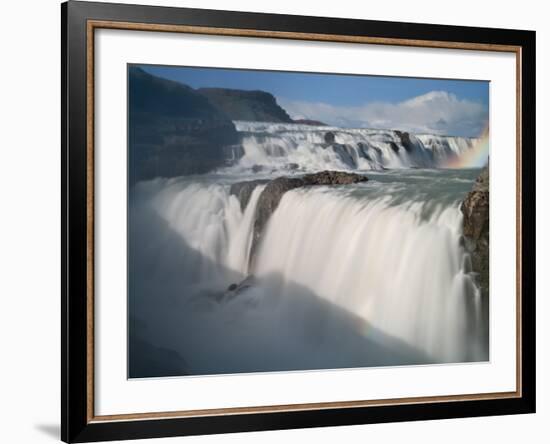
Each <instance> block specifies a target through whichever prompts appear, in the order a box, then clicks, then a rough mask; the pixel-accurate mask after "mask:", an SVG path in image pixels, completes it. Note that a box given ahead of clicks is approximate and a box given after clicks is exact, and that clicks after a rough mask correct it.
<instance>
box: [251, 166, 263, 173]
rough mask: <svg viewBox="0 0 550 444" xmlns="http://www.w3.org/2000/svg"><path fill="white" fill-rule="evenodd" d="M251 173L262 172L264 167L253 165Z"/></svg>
mask: <svg viewBox="0 0 550 444" xmlns="http://www.w3.org/2000/svg"><path fill="white" fill-rule="evenodd" d="M251 169H252V172H253V173H259V172H260V171H263V170H264V166H263V165H258V164H255V165H252V168H251Z"/></svg>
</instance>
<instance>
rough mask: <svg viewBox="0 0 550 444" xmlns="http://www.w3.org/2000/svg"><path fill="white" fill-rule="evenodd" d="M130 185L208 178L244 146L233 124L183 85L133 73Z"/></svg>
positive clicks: (130, 117) (149, 75) (131, 83)
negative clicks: (163, 179) (200, 175)
mask: <svg viewBox="0 0 550 444" xmlns="http://www.w3.org/2000/svg"><path fill="white" fill-rule="evenodd" d="M128 80H129V92H128V96H129V97H128V138H129V145H130V146H129V148H130V149H129V160H130V161H129V169H130V171H129V176H130V183H135V182H136V181H138V180H146V179H151V178H154V177H173V176H179V175H184V174H198V173H204V172H207V171H209V170H212V169H214V168H217V167H219V166H222V165H223V164H224V160H225V158H226V154H225V153H226V149H227V147H228V146H229V145H232V144H236V143H238V142H239V137H238V134H237V131H236V130H235V126H234V125H233V122H231V121H230V120H229V119H228V118H227V116H225V115H224V114H223V112H221V111H219V110H218V109H216V108H215V107H214V106H212V105H211V103H210V102H209V101H208V99H207V98H206V97H204V96H202V95H201V94H199V93H197V92H196V91H195V90H194V89H192V88H190V87H188V86H186V85H183V84H181V83H177V82H173V81H170V80H166V79H162V78H160V77H156V76H153V75H151V74H148V73H147V72H145V71H143V70H142V69H141V68H138V67H132V68H130V71H129V79H128Z"/></svg>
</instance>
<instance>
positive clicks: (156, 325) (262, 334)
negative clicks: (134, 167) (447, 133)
mask: <svg viewBox="0 0 550 444" xmlns="http://www.w3.org/2000/svg"><path fill="white" fill-rule="evenodd" d="M371 174H373V176H372V178H373V179H374V180H371V181H370V182H368V183H367V184H360V185H353V186H346V187H313V188H310V189H297V190H293V191H289V192H287V193H285V195H284V196H283V198H282V200H281V202H280V204H279V206H278V208H277V209H276V211H275V212H274V213H273V215H272V216H271V218H270V221H269V223H268V225H267V227H266V229H265V231H264V233H263V236H262V242H261V244H260V248H259V249H258V250H257V257H256V258H255V260H254V261H253V264H254V269H252V270H250V269H249V263H250V257H249V254H250V246H251V242H252V231H253V225H254V212H255V207H256V204H257V202H258V199H259V197H260V194H261V192H262V190H263V187H262V186H259V187H257V188H256V189H255V191H254V192H253V194H252V196H251V199H250V201H249V203H248V205H247V207H246V208H245V210H244V212H243V211H241V208H240V204H239V202H238V200H237V199H236V197H235V196H231V195H229V185H228V184H220V182H222V183H223V182H224V180H226V179H223V176H218V177H216V176H214V177H203V178H201V179H200V180H198V179H194V180H189V179H186V180H155V181H151V182H148V183H143V184H140V185H138V187H137V188H136V191H135V197H134V200H133V203H132V206H131V211H132V213H131V214H133V215H132V216H131V219H130V220H131V221H140V223H139V224H138V223H135V222H134V225H132V226H131V241H130V244H131V248H132V250H131V253H132V257H133V258H135V260H134V263H133V264H131V267H132V273H131V275H132V276H134V278H133V279H134V281H131V282H130V285H131V288H134V294H133V296H132V297H133V301H135V303H134V306H133V308H132V316H133V317H135V318H136V320H138V321H140V322H142V323H143V325H144V326H145V327H144V328H145V330H144V331H145V333H143V334H144V335H145V334H146V335H147V338H148V340H149V341H151V342H152V343H153V344H162V345H163V346H164V347H166V348H168V349H170V350H174V351H176V352H177V353H178V354H179V355H180V356H181V357H182V359H183V360H185V363H186V364H185V365H186V368H187V370H188V372H189V373H191V374H207V373H232V372H249V371H270V370H271V371H274V370H293V369H316V368H339V367H360V366H372V365H405V364H423V363H445V362H463V361H479V360H486V359H487V358H488V345H487V342H488V341H487V336H486V322H487V321H486V319H485V318H484V316H483V315H482V311H483V307H482V301H481V300H480V296H479V294H478V291H477V289H476V288H475V286H474V284H473V283H472V279H471V275H470V267H469V258H468V255H467V254H466V253H465V252H464V250H463V248H462V247H461V243H460V236H461V228H460V227H461V213H460V211H459V201H460V199H461V198H462V197H463V196H464V194H465V192H466V191H467V190H468V189H469V188H470V187H471V183H472V180H473V178H474V177H475V175H476V174H475V173H474V174H472V173H456V172H452V173H451V172H445V171H439V172H429V171H423V170H421V171H410V172H407V171H406V170H403V172H402V173H396V172H383V173H382V172H380V173H371ZM239 179H240V180H242V177H239ZM231 180H233V181H234V180H235V178H233V179H231ZM231 180H230V181H231ZM438 183H441V185H437V184H438ZM251 274H253V275H254V276H255V277H256V281H255V282H254V284H253V286H252V288H250V289H248V290H245V291H243V292H242V293H238V294H234V293H232V292H228V291H227V287H228V286H229V285H231V284H235V283H239V282H241V281H242V280H243V279H245V278H246V277H247V276H249V275H251ZM199 350H200V352H199Z"/></svg>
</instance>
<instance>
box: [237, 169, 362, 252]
mask: <svg viewBox="0 0 550 444" xmlns="http://www.w3.org/2000/svg"><path fill="white" fill-rule="evenodd" d="M367 180H368V178H367V177H366V176H363V175H361V174H355V173H346V172H342V171H321V172H318V173H313V174H306V175H305V176H300V177H298V176H297V177H278V178H277V179H273V180H271V181H270V182H268V184H267V185H266V187H265V188H264V190H263V191H262V194H261V195H260V197H259V199H258V204H257V206H256V213H255V217H254V232H253V238H252V246H251V251H250V258H251V261H252V260H253V258H254V255H255V252H256V249H257V247H258V244H259V241H260V238H261V235H262V233H263V230H264V228H265V226H266V224H267V222H268V220H269V218H270V217H271V215H272V214H273V212H274V211H275V210H276V209H277V206H278V205H279V202H280V201H281V198H282V197H283V195H284V194H285V193H286V192H287V191H289V190H293V189H296V188H301V187H306V186H314V185H349V184H353V183H359V182H366V181H367ZM248 184H250V185H248ZM257 184H258V183H257V181H252V182H241V183H240V184H235V185H234V187H236V188H235V190H240V191H241V192H244V191H243V190H247V191H246V193H248V194H251V193H252V191H248V187H252V189H253V188H254V187H255V186H257ZM241 205H242V203H241Z"/></svg>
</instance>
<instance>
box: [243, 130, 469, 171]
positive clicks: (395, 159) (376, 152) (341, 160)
mask: <svg viewBox="0 0 550 444" xmlns="http://www.w3.org/2000/svg"><path fill="white" fill-rule="evenodd" d="M235 126H236V128H237V130H238V131H239V132H240V133H241V134H242V136H243V141H242V147H243V152H242V153H241V154H242V156H241V157H240V158H239V159H238V160H237V161H236V164H237V166H238V167H240V168H241V169H245V170H246V169H250V168H255V169H257V170H258V169H263V170H267V171H270V170H284V169H287V170H288V169H296V170H301V171H319V170H323V169H333V170H334V169H337V170H381V169H386V168H411V167H423V168H433V167H438V166H442V165H444V164H445V163H446V162H449V161H450V160H452V159H454V158H456V157H459V156H461V155H462V154H463V153H464V152H466V151H467V150H469V149H471V148H472V147H473V146H474V145H475V143H477V141H478V139H476V138H466V137H450V136H436V135H414V134H410V133H406V132H402V131H395V130H374V129H344V128H335V127H328V126H310V125H298V124H282V123H271V124H270V123H258V122H239V121H238V122H235Z"/></svg>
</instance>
